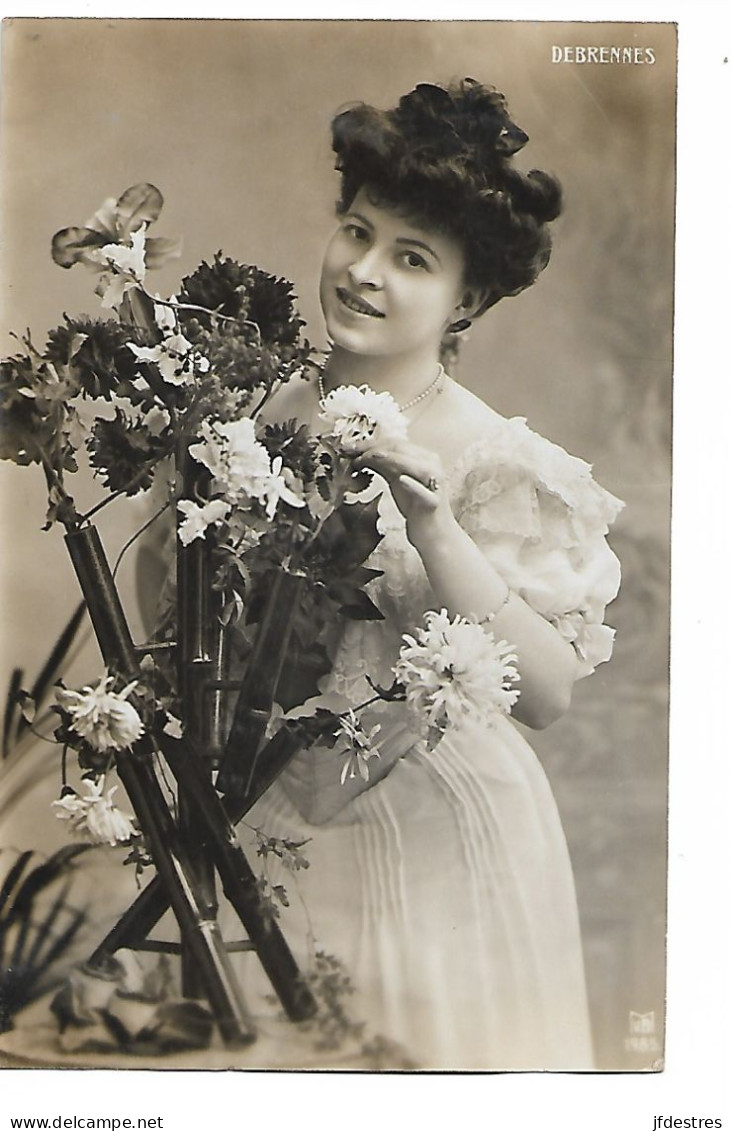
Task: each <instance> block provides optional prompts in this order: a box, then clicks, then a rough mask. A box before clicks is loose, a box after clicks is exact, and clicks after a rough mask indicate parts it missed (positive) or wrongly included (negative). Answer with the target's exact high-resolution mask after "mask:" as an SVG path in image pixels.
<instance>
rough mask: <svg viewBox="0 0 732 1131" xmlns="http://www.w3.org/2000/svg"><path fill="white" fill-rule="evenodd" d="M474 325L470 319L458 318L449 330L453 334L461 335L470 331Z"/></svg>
mask: <svg viewBox="0 0 732 1131" xmlns="http://www.w3.org/2000/svg"><path fill="white" fill-rule="evenodd" d="M472 325H473V323H472V322H471V321H470V319H469V318H458V320H457V322H453V323H452V324H451V325H450V326H448V329H449V331H450V333H451V334H460V333H462V331H463V330H468V329H469V328H470V327H471V326H472Z"/></svg>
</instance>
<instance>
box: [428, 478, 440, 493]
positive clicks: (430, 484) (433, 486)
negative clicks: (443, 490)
mask: <svg viewBox="0 0 732 1131" xmlns="http://www.w3.org/2000/svg"><path fill="white" fill-rule="evenodd" d="M427 486H428V488H429V489H430V491H436V490H437V488H438V487H439V483H438V482H437V477H436V476H434V475H431V476H430V478H429V479H428V480H427Z"/></svg>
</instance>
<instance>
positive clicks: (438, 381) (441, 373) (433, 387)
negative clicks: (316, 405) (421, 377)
mask: <svg viewBox="0 0 732 1131" xmlns="http://www.w3.org/2000/svg"><path fill="white" fill-rule="evenodd" d="M317 372H318V392H319V394H320V403H321V404H322V403H323V401H324V400H325V398H326V396H327V393H326V391H325V385H324V384H323V372H322V370H321V369H318V371H317ZM445 376H446V373H445V370H444V369H443V367H442V365H440V367H439V369H438V370H437V376H436V377H435V379H434V381H430V383H429V385H428V386H427V388H426V389H423V390H422V392H421V393H420V394H419V395H418V396H416V397H413V398H412V400H411V401H407V403H406V404H402V405H397V407H398V409H399V411H400V412H406V411H407V409H408V408H414V406H415V405H418V404H419V403H420V401H424V400H426V399H427V397H429V396H430V394H431V393H434V392H436V391H437V390H438V388H439V387H440V386H441V385H442V382H443V380H444V378H445Z"/></svg>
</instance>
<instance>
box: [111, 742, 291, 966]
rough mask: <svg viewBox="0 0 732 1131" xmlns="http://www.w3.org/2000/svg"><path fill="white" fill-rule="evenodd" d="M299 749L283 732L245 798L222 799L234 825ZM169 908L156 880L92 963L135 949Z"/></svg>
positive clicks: (271, 745) (268, 749)
mask: <svg viewBox="0 0 732 1131" xmlns="http://www.w3.org/2000/svg"><path fill="white" fill-rule="evenodd" d="M298 749H299V743H298V741H297V738H296V737H295V736H294V735H293V734H292V733H291V732H290V731H288V730H284V729H283V730H280V731H278V733H277V734H276V735H275V737H274V738H273V739H271V740H270V742H268V743H267V746H266V747H265V748H264V750H263V751H262V757H261V758H260V760H259V762H258V764H257V771H256V773H255V775H254V779H253V781H252V785H251V788H250V790H249V791H248V793H247V794H246V796H245V797H242V798H231V797H223V798H222V805H223V808H224V811H225V813H226V815H227V817H228V818H229V821H231V823H232V825H238V824H239V822H240V821H241V820H242V819H243V818H244V817H245V816H246V814H247V813H248V811H249V810H250V809H251V807H252V806H253V805H254V804H255V802H256V801H258V800H259V798H260V797H261V796H262V794H263V793H265V791H266V790H267V789H269V787H270V785H272V782H274V781H275V779H276V778H277V777H278V776H279V774H280V773H281V772H282V770H283V769H284V768H285V766H286V765H287V763H288V762H289V761H290V760H291V759H292V758H293V757H294V756H295V754H296V753H297V751H298ZM169 907H170V900H169V898H168V893H167V891H166V890H165V885H164V884H163V882H162V881H161V879H160V877H159V876H154V877H153V878H152V879H151V880H150V882H149V883H148V885H147V887H145V888H143V890H142V891H141V892H140V894H139V895H138V897H137V899H136V900H135V901H134V903H132V904H130V906H129V907H128V909H127V911H126V912H125V913H124V915H123V916H122V918H121V919H120V920H119V921H118V922H117V923H115V925H114V927H112V929H111V931H110V932H109V934H108V935H107V937H106V938H105V939H104V940H103V941H102V942H101V943H100V945H99V946H98V947H97V949H96V950H95V951H94V954H93V955H92V956H91V959H90V960H89V961H90V962H91V963H92V964H94V965H96V964H98V963H100V962H103V960H104V958H105V957H106V956H107V955H109V954H112V953H114V951H115V950H119V949H120V948H122V947H133V948H134V947H136V946H137V945H138V944H139V942H140V940H141V939H144V938H145V937H146V936H147V935H148V933H149V932H150V931H151V930H152V929H153V927H154V926H155V924H156V923H158V922H159V920H160V919H161V918H162V916H163V915H164V914H165V912H166V911H167V910H168V908H169Z"/></svg>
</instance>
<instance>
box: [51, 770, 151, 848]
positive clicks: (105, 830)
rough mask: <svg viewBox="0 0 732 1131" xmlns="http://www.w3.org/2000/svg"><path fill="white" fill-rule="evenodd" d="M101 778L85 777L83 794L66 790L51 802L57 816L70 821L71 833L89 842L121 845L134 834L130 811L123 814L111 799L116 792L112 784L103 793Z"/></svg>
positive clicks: (102, 780)
mask: <svg viewBox="0 0 732 1131" xmlns="http://www.w3.org/2000/svg"><path fill="white" fill-rule="evenodd" d="M104 780H105V779H104V777H101V778H99V780H98V781H92V780H90V779H89V778H84V780H83V781H82V785H83V786H84V787H85V789H86V791H87V792H86V797H81V796H80V795H79V794H78V793H67V794H65V795H64V796H63V797H62V798H61V799H60V800H58V801H53V802H52V803H51V804H52V807H53V808H54V809H55V810H56V816H57V817H58V818H59V819H60V820H62V821H70V822H71V825H70V828H69V831H70V833H71V834H72V835H73V836H78V837H81V838H82V839H83V840H86V841H89V842H90V843H91V844H111V845H115V844H124V843H125V842H126V841H128V840H129V839H130V837H131V836H133V835H134V833H135V827H134V825H133V824H132V820H133V817H132V814H131V813H129V814H128V813H123V812H122V810H121V809H118V808H117V806H116V805H115V804H114V802H113V800H112V798H113V797H114V794H115V793H116V791H117V786H116V785H113V786H112V787H111V789H109V790H107V793H106V796H105V794H104Z"/></svg>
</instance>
